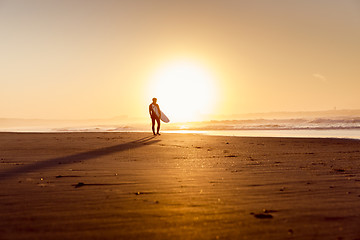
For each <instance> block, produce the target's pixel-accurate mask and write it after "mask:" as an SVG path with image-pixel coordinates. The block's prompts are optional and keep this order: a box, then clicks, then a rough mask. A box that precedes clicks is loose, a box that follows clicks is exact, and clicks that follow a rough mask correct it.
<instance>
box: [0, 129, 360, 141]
mask: <svg viewBox="0 0 360 240" xmlns="http://www.w3.org/2000/svg"><path fill="white" fill-rule="evenodd" d="M161 132H162V133H165V134H167V133H171V134H200V135H207V136H228V137H276V138H315V139H316V138H334V139H354V140H360V129H294V130H286V129H281V130H249V129H247V130H163V131H161ZM1 133H47V134H52V133H151V131H149V130H128V131H127V130H124V131H113V130H94V129H91V130H64V131H58V130H55V131H54V130H12V131H10V130H9V131H0V134H1Z"/></svg>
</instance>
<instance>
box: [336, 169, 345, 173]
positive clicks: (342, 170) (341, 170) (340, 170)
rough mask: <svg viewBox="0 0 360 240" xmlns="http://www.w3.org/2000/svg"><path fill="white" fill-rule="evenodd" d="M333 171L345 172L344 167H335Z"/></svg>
mask: <svg viewBox="0 0 360 240" xmlns="http://www.w3.org/2000/svg"><path fill="white" fill-rule="evenodd" d="M334 171H335V172H339V173H343V172H345V169H342V168H335V169H334Z"/></svg>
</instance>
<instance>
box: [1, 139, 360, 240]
mask: <svg viewBox="0 0 360 240" xmlns="http://www.w3.org/2000/svg"><path fill="white" fill-rule="evenodd" d="M0 182H1V192H0V212H1V215H0V239H351V240H355V239H360V228H359V226H360V141H357V140H342V139H295V138H294V139H291V138H288V139H286V138H245V137H218V136H204V135H191V134H183V135H182V134H163V135H161V136H157V137H153V136H152V135H151V134H150V133H52V134H29V133H26V134H20V133H1V134H0Z"/></svg>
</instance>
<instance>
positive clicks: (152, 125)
mask: <svg viewBox="0 0 360 240" xmlns="http://www.w3.org/2000/svg"><path fill="white" fill-rule="evenodd" d="M153 105H155V107H156V108H157V109H158V111H159V113H160V114H161V111H160V107H159V105H158V104H154V103H151V104H150V105H149V113H150V116H151V129H152V131H153V133H154V135H155V121H156V123H157V131H156V133H157V134H159V131H160V116H157V115H156V113H155V111H154V110H153Z"/></svg>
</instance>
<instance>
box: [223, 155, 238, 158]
mask: <svg viewBox="0 0 360 240" xmlns="http://www.w3.org/2000/svg"><path fill="white" fill-rule="evenodd" d="M225 157H229V158H231V157H234V158H235V157H237V156H236V155H226V156H225Z"/></svg>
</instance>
